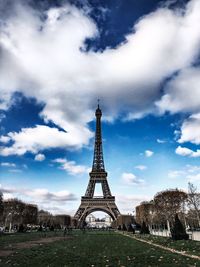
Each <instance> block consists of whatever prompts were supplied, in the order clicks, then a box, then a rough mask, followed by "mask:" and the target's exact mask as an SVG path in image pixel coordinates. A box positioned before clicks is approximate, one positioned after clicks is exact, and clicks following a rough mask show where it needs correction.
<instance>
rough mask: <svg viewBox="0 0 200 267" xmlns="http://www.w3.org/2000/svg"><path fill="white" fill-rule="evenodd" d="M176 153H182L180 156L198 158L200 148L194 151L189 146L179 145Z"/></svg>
mask: <svg viewBox="0 0 200 267" xmlns="http://www.w3.org/2000/svg"><path fill="white" fill-rule="evenodd" d="M175 152H176V154H178V155H180V156H189V157H192V158H197V157H200V150H199V149H197V151H193V150H191V149H189V148H187V147H181V146H178V147H177V148H176V150H175Z"/></svg>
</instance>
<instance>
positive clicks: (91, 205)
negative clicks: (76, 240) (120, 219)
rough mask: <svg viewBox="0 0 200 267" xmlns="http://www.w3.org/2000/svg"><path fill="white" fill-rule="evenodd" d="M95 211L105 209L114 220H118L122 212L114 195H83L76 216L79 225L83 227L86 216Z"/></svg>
mask: <svg viewBox="0 0 200 267" xmlns="http://www.w3.org/2000/svg"><path fill="white" fill-rule="evenodd" d="M94 211H103V212H105V213H107V214H108V215H110V216H111V218H112V219H113V220H116V219H117V216H118V215H119V214H120V213H119V210H118V208H117V206H116V204H115V197H113V196H112V197H109V198H104V197H103V198H95V197H93V198H88V197H82V198H81V205H80V207H79V208H78V210H77V212H76V214H75V216H74V218H75V219H76V220H77V227H82V226H83V224H84V221H85V219H86V217H87V216H88V215H89V214H90V213H92V212H94Z"/></svg>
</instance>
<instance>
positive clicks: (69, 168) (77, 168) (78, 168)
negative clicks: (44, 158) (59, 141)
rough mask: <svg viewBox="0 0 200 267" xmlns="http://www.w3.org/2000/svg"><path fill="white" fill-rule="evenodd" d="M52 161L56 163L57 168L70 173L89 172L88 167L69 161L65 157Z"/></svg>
mask: <svg viewBox="0 0 200 267" xmlns="http://www.w3.org/2000/svg"><path fill="white" fill-rule="evenodd" d="M53 162H55V163H58V164H59V165H60V166H59V168H60V169H62V170H65V171H66V172H68V173H70V174H72V175H78V174H83V173H89V171H90V168H88V167H86V166H84V165H77V164H76V162H75V161H69V160H67V159H63V158H58V159H55V160H53Z"/></svg>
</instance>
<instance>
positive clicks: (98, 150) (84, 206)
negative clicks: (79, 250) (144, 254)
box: [74, 103, 120, 227]
mask: <svg viewBox="0 0 200 267" xmlns="http://www.w3.org/2000/svg"><path fill="white" fill-rule="evenodd" d="M95 116H96V134H95V144H94V158H93V165H92V171H91V172H90V173H89V175H90V180H89V183H88V186H87V190H86V192H85V196H82V197H81V204H80V206H79V208H78V210H77V212H76V214H75V215H74V218H75V219H76V220H77V222H78V223H77V225H78V227H81V226H82V225H83V223H84V221H85V219H86V217H87V216H88V215H89V214H90V213H92V212H94V211H103V212H105V213H107V214H108V215H110V216H111V218H112V219H113V220H115V219H116V218H117V216H118V215H119V214H120V212H119V210H118V208H117V206H116V204H115V197H114V196H112V194H111V191H110V188H109V185H108V180H107V172H106V171H105V167H104V160H103V148H102V136H101V116H102V112H101V109H100V108H99V103H98V107H97V109H96V113H95ZM97 183H101V186H102V191H103V196H102V197H99V196H97V197H96V196H94V191H95V185H96V184H97Z"/></svg>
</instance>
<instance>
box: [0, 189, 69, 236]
mask: <svg viewBox="0 0 200 267" xmlns="http://www.w3.org/2000/svg"><path fill="white" fill-rule="evenodd" d="M70 224H71V217H70V216H69V215H64V214H62V215H52V214H51V213H50V212H48V211H44V210H38V207H37V205H33V204H30V203H25V202H23V201H21V200H19V199H17V198H13V199H8V200H3V195H2V193H1V192H0V227H1V230H2V231H3V230H4V231H12V230H14V231H19V232H22V231H26V230H33V229H38V230H42V229H50V230H53V229H54V228H57V229H61V228H64V227H66V226H69V225H70Z"/></svg>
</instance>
